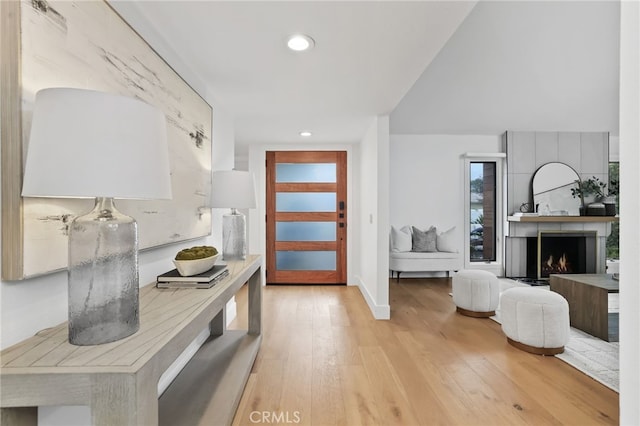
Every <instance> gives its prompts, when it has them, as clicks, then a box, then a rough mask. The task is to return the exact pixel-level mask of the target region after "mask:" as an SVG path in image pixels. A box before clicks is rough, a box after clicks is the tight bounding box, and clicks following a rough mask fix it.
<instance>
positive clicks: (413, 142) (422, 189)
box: [389, 135, 502, 276]
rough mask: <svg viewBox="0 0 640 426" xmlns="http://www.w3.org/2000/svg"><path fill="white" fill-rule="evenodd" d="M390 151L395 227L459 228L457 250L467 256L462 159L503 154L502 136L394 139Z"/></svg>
mask: <svg viewBox="0 0 640 426" xmlns="http://www.w3.org/2000/svg"><path fill="white" fill-rule="evenodd" d="M390 146H391V147H390V155H389V157H390V168H391V171H390V176H389V181H390V191H389V192H390V195H389V209H390V214H389V222H390V224H391V225H393V226H398V227H402V226H405V225H412V226H416V227H417V228H420V229H426V228H428V227H429V226H431V225H433V226H435V227H436V228H437V230H438V233H440V232H442V231H446V230H447V229H449V228H451V227H452V226H455V227H456V230H455V233H454V234H455V238H456V241H457V245H458V251H459V252H460V253H464V229H465V208H466V207H465V205H464V190H465V182H464V158H463V157H462V156H463V154H465V153H468V152H474V153H498V152H501V151H502V139H501V135H391V145H390ZM434 274H435V273H404V275H406V276H432V275H434Z"/></svg>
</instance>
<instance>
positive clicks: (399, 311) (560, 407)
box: [232, 278, 619, 426]
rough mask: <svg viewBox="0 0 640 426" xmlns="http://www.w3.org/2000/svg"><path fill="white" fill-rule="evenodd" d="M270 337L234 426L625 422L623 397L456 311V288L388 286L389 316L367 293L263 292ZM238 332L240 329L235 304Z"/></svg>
mask: <svg viewBox="0 0 640 426" xmlns="http://www.w3.org/2000/svg"><path fill="white" fill-rule="evenodd" d="M264 290H265V291H264V295H263V296H264V297H263V303H264V304H263V333H264V340H263V343H262V348H261V350H260V353H259V354H258V358H257V360H256V363H255V365H254V368H253V371H252V374H251V376H250V378H249V381H248V383H247V386H246V388H245V391H244V395H243V397H242V400H241V401H240V406H239V408H238V412H237V414H236V417H235V420H234V425H255V424H304V425H311V424H313V425H338V424H340V425H348V426H352V425H359V424H368V425H520V424H528V425H550V424H565V425H591V424H618V419H619V411H618V394H617V393H615V392H613V391H611V390H610V389H609V388H607V387H605V386H603V385H601V384H600V383H598V382H596V381H594V380H592V379H591V378H589V377H588V376H586V375H584V374H583V373H581V372H580V371H578V370H576V369H574V368H573V367H571V366H569V365H568V364H565V363H564V362H562V361H560V360H559V359H556V358H554V357H542V356H537V355H531V354H528V353H526V352H522V351H520V350H518V349H515V348H513V347H512V346H510V345H508V344H507V342H506V338H505V336H504V335H503V334H502V331H501V329H500V326H499V325H498V324H497V323H495V322H493V321H492V320H490V319H474V318H468V317H464V316H462V315H460V314H457V313H456V312H455V307H454V306H453V303H452V301H451V297H450V296H449V292H450V291H451V283H450V280H448V279H445V278H442V279H405V280H401V281H400V283H399V284H398V283H396V282H395V281H392V282H391V284H390V303H391V320H390V321H376V320H374V319H372V316H371V313H370V311H369V308H368V307H367V305H366V303H365V301H364V299H363V297H362V295H361V294H360V291H359V290H358V289H357V288H356V287H344V286H268V287H265V288H264ZM238 308H239V315H238V320H237V321H236V323H235V324H233V325H232V328H233V326H237V327H244V326H246V325H245V324H243V322H246V299H245V297H244V296H243V294H242V293H241V294H240V296H239V297H238Z"/></svg>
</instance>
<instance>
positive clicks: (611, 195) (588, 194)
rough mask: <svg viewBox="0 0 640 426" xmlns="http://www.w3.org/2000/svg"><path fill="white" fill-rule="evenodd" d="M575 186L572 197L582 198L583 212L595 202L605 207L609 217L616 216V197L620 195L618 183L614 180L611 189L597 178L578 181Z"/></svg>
mask: <svg viewBox="0 0 640 426" xmlns="http://www.w3.org/2000/svg"><path fill="white" fill-rule="evenodd" d="M575 184H576V186H575V187H573V188H571V195H572V196H573V197H574V198H576V197H580V200H581V201H582V208H581V211H584V208H585V207H586V206H587V205H589V204H591V203H593V202H600V203H603V204H604V205H605V209H606V214H607V215H608V216H615V214H616V213H615V211H616V196H617V195H618V182H617V181H613V180H612V181H611V182H610V185H609V189H607V184H606V183H605V182H602V181H601V180H600V179H598V178H597V177H595V176H592V177H590V178H589V179H585V180H576V181H575ZM581 214H582V213H581Z"/></svg>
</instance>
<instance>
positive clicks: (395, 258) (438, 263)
mask: <svg viewBox="0 0 640 426" xmlns="http://www.w3.org/2000/svg"><path fill="white" fill-rule="evenodd" d="M389 269H390V270H391V276H392V277H393V275H394V273H395V274H396V275H397V279H398V280H399V279H400V273H402V272H446V273H447V276H449V274H450V272H452V271H458V270H460V269H462V256H460V253H451V252H445V251H435V252H413V251H408V252H390V253H389Z"/></svg>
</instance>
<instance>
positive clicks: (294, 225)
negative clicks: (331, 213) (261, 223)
mask: <svg viewBox="0 0 640 426" xmlns="http://www.w3.org/2000/svg"><path fill="white" fill-rule="evenodd" d="M335 240H336V223H335V222H276V241H335Z"/></svg>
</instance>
